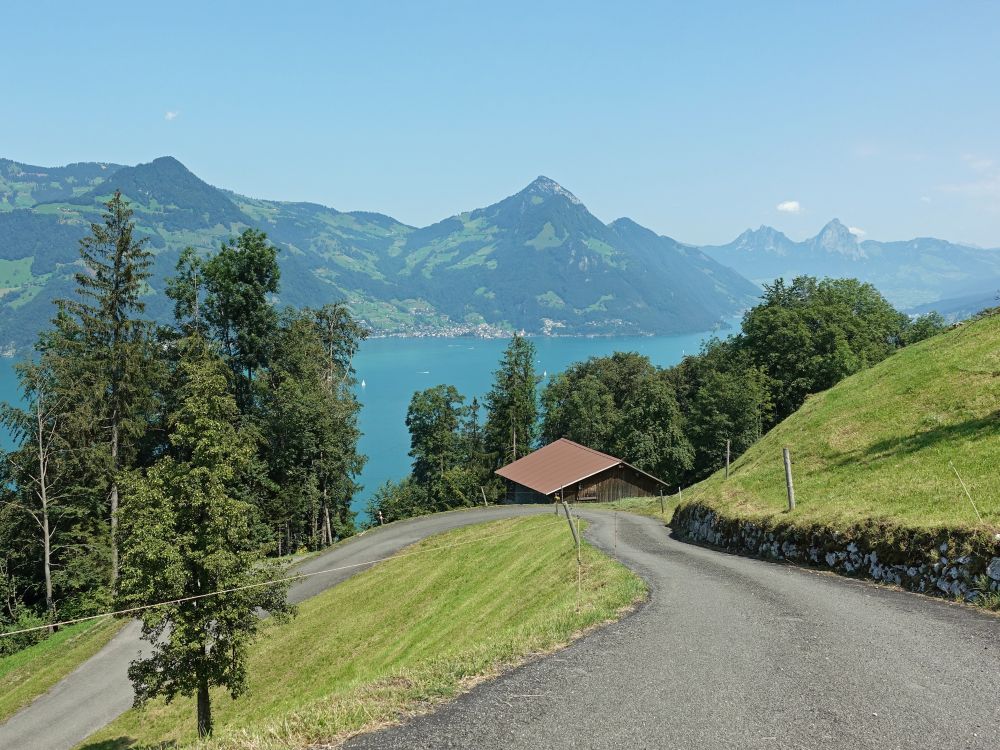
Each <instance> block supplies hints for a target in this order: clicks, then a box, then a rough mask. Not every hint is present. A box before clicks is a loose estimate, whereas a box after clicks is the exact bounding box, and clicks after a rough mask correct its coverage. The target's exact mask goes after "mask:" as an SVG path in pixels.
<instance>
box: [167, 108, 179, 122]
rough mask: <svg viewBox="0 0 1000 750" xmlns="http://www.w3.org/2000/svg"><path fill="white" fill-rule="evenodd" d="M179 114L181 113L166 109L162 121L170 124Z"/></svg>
mask: <svg viewBox="0 0 1000 750" xmlns="http://www.w3.org/2000/svg"><path fill="white" fill-rule="evenodd" d="M180 114H181V113H180V112H178V111H177V110H175V109H168V110H167V111H166V113H165V114H164V115H163V119H164V120H166V121H167V122H170V121H171V120H176V119H177V118H178V117H179V116H180Z"/></svg>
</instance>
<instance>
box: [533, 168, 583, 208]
mask: <svg viewBox="0 0 1000 750" xmlns="http://www.w3.org/2000/svg"><path fill="white" fill-rule="evenodd" d="M521 194H522V195H537V196H540V197H542V198H548V197H551V196H561V197H563V198H565V199H566V200H568V201H570V202H571V203H576V204H577V205H581V206H582V205H583V201H581V200H580V199H579V198H577V197H576V196H575V195H573V194H572V193H571V192H570V191H569V190H567V189H566V188H564V187H563V186H562V185H560V184H559V183H558V182H556V181H555V180H553V179H552V178H550V177H546V176H545V175H539V176H538V177H536V178H535V180H534V182H532V183H531V184H530V185H528V187H526V188H525V189H524V190H522V191H521Z"/></svg>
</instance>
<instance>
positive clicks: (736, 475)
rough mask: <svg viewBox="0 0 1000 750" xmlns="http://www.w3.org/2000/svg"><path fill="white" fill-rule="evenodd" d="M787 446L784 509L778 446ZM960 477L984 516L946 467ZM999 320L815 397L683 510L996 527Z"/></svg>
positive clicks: (917, 348)
mask: <svg viewBox="0 0 1000 750" xmlns="http://www.w3.org/2000/svg"><path fill="white" fill-rule="evenodd" d="M785 446H787V447H788V448H789V449H790V450H791V454H792V467H793V476H794V483H795V498H796V508H795V510H794V511H793V512H791V513H788V512H787V499H786V494H785V477H784V468H783V463H782V457H781V449H782V447H785ZM951 463H953V464H954V467H955V469H957V471H958V473H959V474H960V475H961V478H962V480H964V482H965V484H966V485H967V486H968V490H969V494H970V495H971V497H972V499H973V500H974V502H975V504H976V506H977V507H978V511H979V514H980V515H981V516H982V521H980V520H979V517H978V516H977V514H976V510H975V509H974V508H973V506H972V503H970V502H969V499H968V497H967V496H966V494H965V491H964V490H963V487H962V483H961V481H960V480H959V478H958V477H957V476H956V474H955V471H954V470H953V469H952V467H951V465H950V464H951ZM998 466H1000V316H992V317H988V318H985V319H983V320H979V321H976V322H973V323H968V324H965V325H962V326H960V327H958V328H956V329H954V330H951V331H949V332H946V333H944V334H941V335H939V336H935V337H933V338H931V339H928V340H926V341H923V342H921V343H919V344H916V345H914V346H909V347H906V348H905V349H902V350H900V351H899V352H898V353H896V354H894V355H893V356H892V357H890V358H889V359H887V360H885V361H884V362H882V363H880V364H878V365H876V366H875V367H872V368H870V369H868V370H863V371H861V372H859V373H857V374H856V375H853V376H851V377H849V378H847V379H846V380H844V381H842V382H841V383H839V384H838V385H836V386H834V387H833V388H831V389H830V390H828V391H825V392H823V393H820V394H817V395H815V396H812V397H810V398H809V399H808V400H807V401H806V403H805V404H804V405H803V406H802V408H801V409H799V411H797V412H796V413H795V414H793V415H792V416H790V417H789V418H788V419H786V420H785V421H784V422H782V423H781V424H779V425H778V426H777V427H775V428H774V429H773V430H771V432H769V433H768V434H767V435H765V436H764V437H763V438H762V439H761V440H760V441H759V442H758V443H756V444H755V445H754V446H752V447H751V448H750V449H749V450H748V451H747V452H746V453H745V454H743V455H742V456H740V457H739V458H738V459H737V460H736V461H735V463H734V464H733V465H732V467H731V471H730V477H729V479H728V480H726V479H724V478H723V475H722V473H721V472H717V473H716V474H715V475H713V476H712V477H710V478H709V479H707V480H705V481H703V482H701V483H700V484H698V485H695V486H694V487H693V488H691V489H690V490H687V489H685V491H684V501H685V502H684V506H687V505H688V504H691V503H697V504H701V505H703V506H708V507H710V508H712V509H714V510H718V511H719V512H721V513H723V514H725V515H726V516H728V517H739V518H746V519H749V520H768V519H771V520H774V519H776V518H781V520H782V522H784V523H788V524H792V525H795V526H800V527H806V526H826V527H829V528H833V529H837V528H848V527H852V526H857V525H861V524H872V523H874V524H884V525H888V526H893V525H898V526H900V527H906V528H915V529H923V530H932V529H959V530H967V531H983V532H988V531H998V530H1000V471H998Z"/></svg>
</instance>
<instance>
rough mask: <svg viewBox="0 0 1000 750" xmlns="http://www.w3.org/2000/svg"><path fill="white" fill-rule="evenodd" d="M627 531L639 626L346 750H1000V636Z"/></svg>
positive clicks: (623, 534) (846, 586)
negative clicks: (642, 592)
mask: <svg viewBox="0 0 1000 750" xmlns="http://www.w3.org/2000/svg"><path fill="white" fill-rule="evenodd" d="M581 515H582V516H583V517H585V518H587V519H588V520H594V521H596V522H595V523H593V524H592V525H591V526H590V528H589V529H588V536H589V537H590V539H591V541H593V542H594V543H596V544H597V545H598V546H600V547H601V548H603V549H604V550H605V551H607V552H610V551H611V549H612V545H613V539H612V534H613V531H612V528H613V524H612V523H611V522H610V519H609V518H608V514H606V513H604V514H599V513H596V512H583V513H581ZM618 524H619V526H618V538H617V551H618V556H619V558H621V559H622V561H623V562H625V563H626V564H628V565H629V566H630V567H631V568H633V569H634V570H635V571H636V572H638V573H639V574H640V575H642V576H643V578H645V579H646V581H647V582H648V583H649V586H650V590H651V596H650V600H649V602H648V603H647V604H646V605H645V606H644V607H642V608H641V609H640V610H639V611H638V612H636V613H635V614H633V615H632V616H630V617H627V618H625V619H624V620H622V621H620V622H618V623H616V624H614V625H611V626H609V627H607V628H604V629H602V630H599V631H597V632H595V633H593V634H592V635H589V636H588V637H586V638H583V639H581V640H579V641H577V642H575V643H574V644H572V645H571V646H569V647H568V648H566V649H565V650H563V651H560V652H559V653H557V654H555V655H553V656H550V657H546V658H543V659H540V660H537V661H534V662H531V663H529V664H527V665H526V666H523V667H521V668H519V669H515V670H513V671H511V672H509V673H507V674H506V675H504V676H502V677H500V678H499V679H497V680H494V681H492V682H488V683H484V684H482V685H480V686H478V687H476V688H474V689H473V690H472V691H470V692H469V693H467V694H465V695H463V696H461V697H459V698H458V699H457V700H456V701H454V702H452V703H449V704H447V705H445V706H443V707H441V708H440V709H438V710H437V711H435V712H433V713H430V714H427V715H425V716H422V717H419V718H416V719H413V720H411V721H409V722H408V723H405V724H403V725H401V726H398V727H394V728H390V729H386V730H383V731H380V732H376V733H373V734H368V735H362V736H359V737H356V738H354V739H353V740H351V741H350V742H348V743H347V744H346V746H345V748H350V749H351V750H362V749H363V748H378V749H379V750H387V749H392V748H407V749H411V748H435V749H437V748H477V749H481V750H486V749H488V748H510V749H513V750H517V749H520V748H523V749H524V750H537V749H538V748H609V749H610V748H628V750H632V749H638V748H697V749H698V750H716V748H732V749H733V750H750V749H755V748H768V749H769V750H772V749H774V748H783V749H784V748H797V749H798V748H801V749H802V750H813V749H816V748H836V749H837V750H843V749H844V748H850V749H851V750H854V749H856V748H880V749H883V748H884V749H887V750H898V749H901V748H920V750H925V749H926V748H954V749H957V748H982V750H997V749H998V748H1000V619H998V618H996V617H993V616H991V615H988V614H985V613H980V612H977V611H974V610H972V609H970V608H966V607H959V606H955V605H950V604H948V603H947V602H943V601H936V600H931V599H928V598H923V597H919V596H915V595H913V594H908V593H905V592H902V591H893V590H889V589H884V588H878V587H875V586H873V585H870V584H866V583H863V582H860V581H854V580H850V579H845V578H840V577H834V576H832V575H825V574H821V573H817V572H813V571H808V570H803V569H800V568H794V567H790V566H784V565H776V564H773V563H767V562H763V561H758V560H750V559H747V558H742V557H736V556H732V555H727V554H724V553H721V552H716V551H713V550H709V549H705V548H702V547H695V546H691V545H687V544H684V543H681V542H678V541H676V540H673V539H671V538H670V537H669V536H668V534H669V530H667V529H665V528H664V527H663V525H662V524H660V523H658V522H657V521H656V520H655V519H651V518H642V517H638V516H630V515H627V514H620V515H619V517H618Z"/></svg>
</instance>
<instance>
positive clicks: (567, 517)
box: [562, 500, 580, 562]
mask: <svg viewBox="0 0 1000 750" xmlns="http://www.w3.org/2000/svg"><path fill="white" fill-rule="evenodd" d="M562 507H563V510H564V511H566V521H567V522H568V523H569V530H570V531H572V532H573V543H574V544H575V545H576V559H577V562H579V561H580V538H579V537H578V536H577V535H576V527H574V526H573V518H572V516H570V514H569V506H568V505H567V504H566V501H565V500H564V501H563V504H562Z"/></svg>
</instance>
